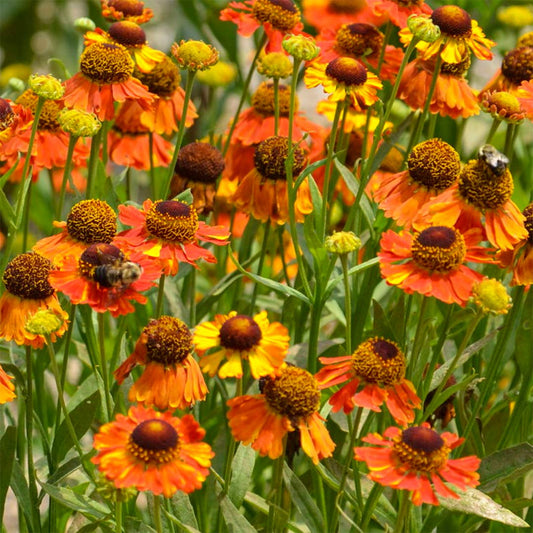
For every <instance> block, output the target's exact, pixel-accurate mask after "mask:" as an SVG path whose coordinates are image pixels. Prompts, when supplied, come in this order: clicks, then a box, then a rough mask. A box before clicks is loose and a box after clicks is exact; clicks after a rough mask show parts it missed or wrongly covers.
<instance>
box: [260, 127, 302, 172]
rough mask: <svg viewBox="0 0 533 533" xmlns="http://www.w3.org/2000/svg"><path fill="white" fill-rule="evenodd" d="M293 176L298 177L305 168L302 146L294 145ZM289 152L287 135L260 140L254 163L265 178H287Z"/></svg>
mask: <svg viewBox="0 0 533 533" xmlns="http://www.w3.org/2000/svg"><path fill="white" fill-rule="evenodd" d="M293 150H294V167H293V177H295V178H296V177H297V176H298V175H299V174H300V172H302V170H303V169H304V168H305V164H306V157H305V153H304V151H303V149H302V148H300V146H293ZM288 153H289V143H288V139H287V137H279V136H273V137H268V138H267V139H265V140H264V141H262V142H260V143H259V144H258V145H257V147H256V149H255V153H254V165H255V168H256V169H257V171H258V172H259V174H261V176H263V177H264V178H265V179H271V180H286V179H287V172H286V170H285V161H286V160H287V156H288Z"/></svg>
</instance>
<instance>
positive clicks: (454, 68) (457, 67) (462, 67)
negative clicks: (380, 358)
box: [440, 54, 472, 78]
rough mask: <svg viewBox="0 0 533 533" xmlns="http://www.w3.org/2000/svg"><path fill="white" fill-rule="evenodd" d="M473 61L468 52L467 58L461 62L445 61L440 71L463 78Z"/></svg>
mask: <svg viewBox="0 0 533 533" xmlns="http://www.w3.org/2000/svg"><path fill="white" fill-rule="evenodd" d="M471 63H472V61H471V59H470V54H466V56H465V58H464V59H463V60H462V61H460V62H459V63H446V62H443V63H442V65H441V67H440V71H441V73H442V74H449V75H451V76H455V77H456V78H462V77H463V76H464V75H465V74H466V73H467V72H468V69H469V68H470V65H471Z"/></svg>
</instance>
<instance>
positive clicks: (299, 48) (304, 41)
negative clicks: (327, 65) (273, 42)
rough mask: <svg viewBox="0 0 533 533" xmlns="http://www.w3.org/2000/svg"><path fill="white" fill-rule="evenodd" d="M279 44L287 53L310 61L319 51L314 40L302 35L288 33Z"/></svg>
mask: <svg viewBox="0 0 533 533" xmlns="http://www.w3.org/2000/svg"><path fill="white" fill-rule="evenodd" d="M281 44H282V46H283V49H284V50H285V51H286V52H287V53H289V54H290V55H291V56H292V57H294V58H295V59H299V60H301V61H311V60H313V59H315V57H317V56H318V54H319V53H320V48H319V47H318V46H317V45H316V43H315V40H314V39H313V38H312V37H305V36H304V35H289V36H288V37H285V39H283V42H282V43H281Z"/></svg>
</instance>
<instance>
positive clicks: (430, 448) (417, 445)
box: [393, 426, 450, 473]
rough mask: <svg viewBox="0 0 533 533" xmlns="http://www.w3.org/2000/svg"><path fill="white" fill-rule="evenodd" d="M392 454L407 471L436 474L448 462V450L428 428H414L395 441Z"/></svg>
mask: <svg viewBox="0 0 533 533" xmlns="http://www.w3.org/2000/svg"><path fill="white" fill-rule="evenodd" d="M393 452H394V455H395V456H396V458H397V459H398V460H399V461H400V462H401V463H403V465H405V466H406V467H407V468H408V469H409V470H417V471H418V472H425V473H435V472H438V471H439V470H440V469H441V468H442V467H443V466H444V465H445V464H446V461H447V460H448V456H449V454H450V449H449V448H448V447H447V446H446V445H445V443H444V440H443V439H442V437H441V436H440V435H439V434H438V433H437V432H436V431H433V430H432V429H430V428H426V427H423V426H414V427H410V428H407V429H405V430H404V431H403V432H402V434H401V436H400V437H398V439H397V440H396V439H395V443H394V445H393Z"/></svg>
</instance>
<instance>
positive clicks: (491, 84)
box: [481, 44, 533, 96]
mask: <svg viewBox="0 0 533 533" xmlns="http://www.w3.org/2000/svg"><path fill="white" fill-rule="evenodd" d="M532 79H533V46H531V44H528V45H523V46H521V45H518V46H517V47H516V48H513V49H512V50H510V51H509V52H507V53H506V54H505V56H504V57H503V60H502V66H501V68H499V69H498V70H497V71H496V72H495V74H494V76H493V77H492V78H491V79H490V80H489V81H488V82H487V84H486V85H485V87H483V89H482V90H481V94H483V93H485V92H486V91H490V90H496V91H508V92H510V93H511V94H514V95H516V96H518V95H519V94H518V93H519V92H521V89H524V88H525V89H526V90H528V87H529V84H530V81H531V80H532ZM523 83H525V87H521V85H522V84H523ZM529 93H530V94H531V90H529Z"/></svg>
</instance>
